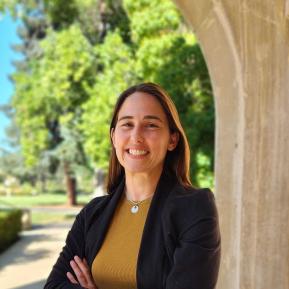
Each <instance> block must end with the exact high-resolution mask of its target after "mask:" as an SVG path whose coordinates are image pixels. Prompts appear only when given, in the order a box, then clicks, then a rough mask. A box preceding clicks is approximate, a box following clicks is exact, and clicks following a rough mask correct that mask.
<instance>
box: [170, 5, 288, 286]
mask: <svg viewBox="0 0 289 289" xmlns="http://www.w3.org/2000/svg"><path fill="white" fill-rule="evenodd" d="M175 2H176V3H177V5H178V6H179V8H180V10H181V11H182V13H183V15H184V17H185V18H186V19H187V21H188V22H189V23H190V24H191V26H192V28H193V30H194V32H195V33H196V35H197V37H198V39H199V42H200V45H201V47H202V50H203V53H204V56H205V58H206V61H207V64H208V68H209V71H210V75H211V79H212V84H213V89H214V96H215V108H216V151H215V155H216V167H215V172H216V199H217V203H218V208H219V213H220V225H221V231H222V263H221V271H220V277H219V282H218V288H220V289H241V288H242V289H243V288H244V289H266V288H268V289H269V288H270V289H271V288H274V289H288V288H289V168H288V166H289V57H288V55H289V1H288V0H286V1H285V0H277V1H274V5H273V4H272V1H269V0H236V1H230V0H203V1H198V0H175Z"/></svg>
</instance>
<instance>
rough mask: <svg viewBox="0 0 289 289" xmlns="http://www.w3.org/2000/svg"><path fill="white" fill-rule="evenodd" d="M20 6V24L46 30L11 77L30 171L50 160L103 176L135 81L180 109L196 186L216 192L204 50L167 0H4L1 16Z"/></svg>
mask: <svg viewBox="0 0 289 289" xmlns="http://www.w3.org/2000/svg"><path fill="white" fill-rule="evenodd" d="M3 3H4V4H5V5H4V4H3ZM37 3H38V4H37ZM39 3H40V4H41V5H39ZM18 4H22V11H25V13H24V14H25V15H26V16H25V17H24V16H22V17H23V19H28V18H29V19H31V18H32V19H34V18H35V19H37V17H38V19H39V18H41V19H42V21H41V23H42V24H41V25H40V22H38V25H40V26H41V27H42V29H44V30H45V31H44V33H42V34H38V36H39V37H38V38H37V45H36V47H37V52H38V53H35V54H33V55H32V56H31V57H26V68H25V69H18V70H17V72H16V73H15V75H14V76H13V79H14V81H15V85H16V93H15V95H14V97H13V107H14V108H15V111H16V117H17V123H18V126H19V127H20V135H21V137H20V138H21V146H22V151H23V154H24V157H25V160H26V164H27V165H30V166H35V165H37V162H39V160H40V159H41V158H42V157H43V155H47V154H50V156H52V157H53V158H59V159H62V160H65V161H66V162H67V161H68V162H69V163H70V164H77V163H84V164H85V165H86V166H92V167H97V168H102V169H104V170H106V169H107V167H108V155H109V152H110V140H109V131H108V130H109V121H110V117H111V113H112V108H113V105H114V103H115V101H116V98H117V96H118V95H119V94H120V92H121V91H123V90H124V89H125V88H127V87H128V86H130V85H132V84H134V83H137V82H142V81H152V82H156V83H159V84H160V85H162V86H163V87H164V88H165V89H166V90H167V91H168V92H169V93H170V95H172V97H173V99H174V101H175V103H176V105H177V108H178V110H179V112H180V116H181V119H182V122H183V124H184V127H185V130H186V132H187V134H188V138H189V141H190V145H191V149H192V160H191V168H192V169H191V176H192V179H193V181H194V183H197V184H198V182H199V184H201V185H204V184H205V185H212V177H211V176H212V171H213V157H214V154H213V144H214V108H213V98H212V89H211V85H210V80H209V76H208V71H207V68H206V64H205V61H204V59H203V56H202V53H201V50H200V47H199V45H198V44H197V42H196V39H195V37H194V35H193V34H192V33H191V32H190V31H189V30H188V28H187V27H186V26H185V24H184V21H183V19H182V17H181V15H180V13H179V11H178V10H177V8H176V7H175V5H174V3H173V2H172V1H170V0H150V1H148V0H123V1H120V0H117V1H111V0H102V1H101V0H98V1H96V0H86V1H80V0H73V1H69V3H68V4H67V1H63V0H57V1H45V0H42V1H36V0H35V1H33V0H29V1H28V0H26V1H24V0H23V1H15V0H14V1H10V2H9V3H8V2H7V1H3V0H2V1H0V9H1V5H2V10H3V7H8V8H9V9H10V10H11V11H15V10H17V9H16V7H17V5H18ZM13 5H14V6H13ZM33 11H34V12H33ZM35 11H38V14H37V13H35ZM22 15H23V14H22ZM27 15H29V17H28V16H27ZM33 15H34V16H33ZM35 15H38V16H35ZM39 15H40V16H39ZM26 21H27V23H28V22H29V21H30V20H29V21H28V20H26ZM29 23H30V24H31V21H30V22H29ZM28 26H29V25H28ZM40 26H37V27H40ZM43 27H44V28H43ZM30 31H31V30H30ZM33 31H35V29H34V30H33ZM28 39H29V38H28ZM29 41H30V40H28V42H29ZM29 43H31V41H30V42H29ZM71 170H72V171H73V169H71ZM206 175H207V176H208V175H209V176H210V177H209V178H207V180H208V179H209V183H208V182H207V183H204V180H206V177H205V176H206ZM200 182H201V183H200Z"/></svg>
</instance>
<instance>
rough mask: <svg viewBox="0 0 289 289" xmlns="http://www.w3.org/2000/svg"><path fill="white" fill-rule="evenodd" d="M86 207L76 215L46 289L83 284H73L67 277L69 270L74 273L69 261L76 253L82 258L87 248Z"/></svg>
mask: <svg viewBox="0 0 289 289" xmlns="http://www.w3.org/2000/svg"><path fill="white" fill-rule="evenodd" d="M84 221H85V219H84V209H83V210H82V211H81V212H80V213H79V214H78V215H77V216H76V219H75V221H74V223H73V225H72V228H71V229H70V231H69V233H68V235H67V238H66V242H65V246H64V247H63V249H62V251H61V253H60V255H59V257H58V259H57V261H56V263H55V265H54V266H53V268H52V271H51V273H50V275H49V277H48V279H47V281H46V284H45V286H44V289H56V288H57V289H80V288H82V286H80V285H76V284H72V283H70V281H69V280H68V278H67V277H66V273H67V272H71V273H72V274H73V270H72V268H71V267H70V264H69V262H70V261H71V260H72V259H73V257H74V256H75V255H78V256H79V257H80V258H83V256H84V250H85V234H84V229H85V224H84Z"/></svg>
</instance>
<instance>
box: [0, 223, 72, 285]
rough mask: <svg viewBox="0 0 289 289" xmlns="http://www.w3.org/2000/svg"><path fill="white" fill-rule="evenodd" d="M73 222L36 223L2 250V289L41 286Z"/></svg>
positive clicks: (0, 283)
mask: <svg viewBox="0 0 289 289" xmlns="http://www.w3.org/2000/svg"><path fill="white" fill-rule="evenodd" d="M70 227H71V222H70V223H59V224H51V225H44V226H38V227H35V228H33V229H31V230H29V231H24V232H22V233H21V239H20V240H19V241H18V242H16V243H15V244H14V245H12V246H11V247H10V248H9V249H8V250H7V251H5V252H4V253H2V254H0V288H1V289H40V288H43V285H44V283H45V280H46V278H47V276H48V274H49V272H50V270H51V268H52V266H53V264H54V263H55V261H56V259H57V257H58V254H59V252H60V250H61V248H62V246H63V245H64V241H65V237H66V234H67V232H68V230H69V228H70Z"/></svg>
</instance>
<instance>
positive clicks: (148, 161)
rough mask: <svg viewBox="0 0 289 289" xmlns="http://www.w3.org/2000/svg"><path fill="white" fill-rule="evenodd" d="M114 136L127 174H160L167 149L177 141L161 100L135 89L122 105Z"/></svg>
mask: <svg viewBox="0 0 289 289" xmlns="http://www.w3.org/2000/svg"><path fill="white" fill-rule="evenodd" d="M111 138H112V142H113V145H114V147H115V150H116V155H117V158H118V161H119V162H120V164H121V165H122V166H123V167H124V169H125V172H126V174H127V173H149V174H156V173H159V174H160V173H161V171H162V168H163V163H164V160H165V156H166V154H167V151H168V150H170V151H171V150H173V149H174V148H175V147H176V145H177V142H178V134H177V133H170V130H169V126H168V120H167V117H166V115H165V112H164V110H163V108H162V106H161V104H160V103H159V102H158V100H157V99H156V98H155V97H153V96H152V95H150V94H147V93H143V92H135V93H133V94H131V95H130V96H128V97H127V98H126V100H125V101H124V103H123V104H122V106H121V108H120V110H119V113H118V117H117V123H116V126H115V129H114V131H112V132H111Z"/></svg>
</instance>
